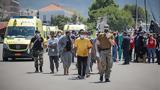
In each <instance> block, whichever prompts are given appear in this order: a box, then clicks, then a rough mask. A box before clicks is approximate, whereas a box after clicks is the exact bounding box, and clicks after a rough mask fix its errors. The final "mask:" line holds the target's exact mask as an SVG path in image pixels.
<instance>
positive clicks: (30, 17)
mask: <svg viewBox="0 0 160 90" xmlns="http://www.w3.org/2000/svg"><path fill="white" fill-rule="evenodd" d="M12 18H29V19H32V18H33V16H13V17H12Z"/></svg>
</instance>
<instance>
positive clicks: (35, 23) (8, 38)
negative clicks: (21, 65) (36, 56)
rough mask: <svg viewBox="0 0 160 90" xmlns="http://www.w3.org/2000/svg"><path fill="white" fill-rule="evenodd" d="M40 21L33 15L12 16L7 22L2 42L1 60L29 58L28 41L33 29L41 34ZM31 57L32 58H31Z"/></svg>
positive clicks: (33, 32)
mask: <svg viewBox="0 0 160 90" xmlns="http://www.w3.org/2000/svg"><path fill="white" fill-rule="evenodd" d="M42 29H43V27H42V22H41V20H40V19H38V18H37V17H35V16H13V17H12V18H10V20H9V22H8V26H7V29H6V32H5V37H4V44H3V60H4V61H7V60H9V59H12V60H14V59H16V58H24V59H25V58H27V59H28V58H31V56H30V55H29V54H28V52H27V51H28V49H29V43H30V41H31V38H32V37H33V36H34V34H35V30H38V31H40V33H41V35H43V30H42ZM31 59H32V58H31Z"/></svg>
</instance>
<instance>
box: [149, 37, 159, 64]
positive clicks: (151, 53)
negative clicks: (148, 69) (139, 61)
mask: <svg viewBox="0 0 160 90" xmlns="http://www.w3.org/2000/svg"><path fill="white" fill-rule="evenodd" d="M156 43H157V42H156V39H155V38H154V37H153V35H152V34H150V35H149V38H148V39H147V50H148V63H150V60H151V58H152V63H154V53H155V48H156Z"/></svg>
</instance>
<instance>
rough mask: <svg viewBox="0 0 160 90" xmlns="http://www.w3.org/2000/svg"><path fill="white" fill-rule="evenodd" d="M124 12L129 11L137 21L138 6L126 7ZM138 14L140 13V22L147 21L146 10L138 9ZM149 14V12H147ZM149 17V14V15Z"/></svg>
mask: <svg viewBox="0 0 160 90" xmlns="http://www.w3.org/2000/svg"><path fill="white" fill-rule="evenodd" d="M123 10H125V11H129V12H130V13H131V14H132V17H133V18H134V20H135V21H136V5H125V6H124V8H123ZM137 10H138V11H137V13H138V17H137V18H138V21H143V22H144V21H145V17H146V16H145V10H144V9H143V8H142V7H137ZM147 14H148V12H147ZM148 16H149V14H148Z"/></svg>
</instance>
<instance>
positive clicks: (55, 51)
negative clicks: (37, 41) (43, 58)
mask: <svg viewBox="0 0 160 90" xmlns="http://www.w3.org/2000/svg"><path fill="white" fill-rule="evenodd" d="M49 46H53V48H50V47H49ZM48 55H49V56H58V55H59V54H58V39H57V38H54V39H52V38H50V39H49V40H48Z"/></svg>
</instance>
